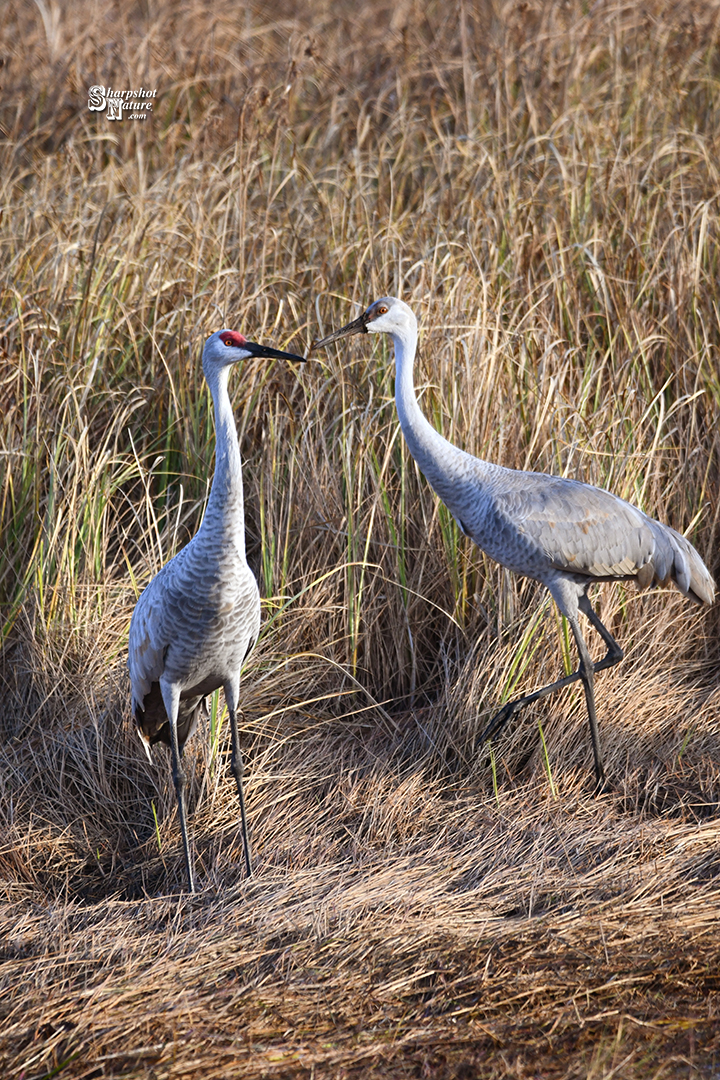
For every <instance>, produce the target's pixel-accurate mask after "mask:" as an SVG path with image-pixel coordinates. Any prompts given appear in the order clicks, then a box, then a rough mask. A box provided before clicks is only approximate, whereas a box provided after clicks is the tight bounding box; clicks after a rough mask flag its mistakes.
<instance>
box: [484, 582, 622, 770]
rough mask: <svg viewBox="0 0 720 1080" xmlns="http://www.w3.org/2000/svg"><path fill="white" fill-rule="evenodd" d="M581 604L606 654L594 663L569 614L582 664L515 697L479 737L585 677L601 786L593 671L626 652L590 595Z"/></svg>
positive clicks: (494, 731)
mask: <svg viewBox="0 0 720 1080" xmlns="http://www.w3.org/2000/svg"><path fill="white" fill-rule="evenodd" d="M578 607H579V608H580V610H581V611H582V613H583V615H586V616H587V618H588V619H589V621H590V623H591V624H592V626H593V627H594V629H595V630H597V632H598V634H599V635H600V637H601V638H602V639H603V641H604V642H605V645H606V646H607V653H606V654H605V656H604V657H603V659H602V660H599V661H598V663H597V664H593V663H592V660H591V659H590V654H589V652H588V649H587V645H586V644H585V639H584V638H583V636H582V633H581V631H580V624H579V623H578V621H577V619H576V618H575V617H574V616H569V615H568V616H566V617H567V619H568V622H569V623H570V627H571V629H572V632H573V637H574V638H575V644H576V645H577V649H578V653H579V655H580V663H579V665H578V669H577V671H573V673H572V674H571V675H566V676H565V677H564V678H563V679H557V680H556V682H553V683H550V684H549V685H548V686H542V687H540V689H539V690H535V691H533V693H532V694H526V695H525V696H524V697H521V698H516V699H515V701H508V702H507V703H506V704H505V705H503V707H502V709H501V710H500V712H498V713H497V714H496V715H495V716H494V717H493V719H492V720H491V721H490V723H489V724H488V725H487V727H486V728H485V730H484V731H483V733H482V735H481V736H480V739H481V741H482V742H485V741H486V740H487V739H492V738H493V736H494V735H497V734H499V732H501V731H502V729H503V728H504V727H505V725H506V724H507V722H508V720H509V719H510V718H511V716H512V715H513V714H514V713H515V712H517V710H518V709H521V708H523V706H525V705H530V704H532V702H533V701H539V700H540V699H541V698H544V697H546V696H547V694H551V693H552V692H553V691H554V690H562V689H563V687H565V686H570V685H571V684H572V683H575V682H578V680H582V683H583V688H584V690H585V700H586V702H587V708H588V717H589V719H590V737H591V739H592V744H593V755H594V758H595V776H596V778H597V784H598V787H600V786H601V785H602V782H603V779H604V775H605V774H604V770H603V766H602V758H601V755H600V738H599V735H598V726H597V714H596V712H595V694H594V689H593V674H594V673H595V672H596V671H604V670H605V668H609V667H612V666H613V664H617V663H618V661H620V660H622V658H623V651H622V649H621V648H620V646H619V645H618V643H617V641H616V640H615V638H614V637H613V636H612V634H611V633H610V631H609V630H608V629H607V627H605V626H604V625H603V623H602V622H601V621H600V619H599V618H598V616H597V615H596V614H595V612H594V611H593V607H592V604H591V603H590V600H589V599H588V597H587V594H585V593H583V594H582V595H581V596H580V597H579V598H578Z"/></svg>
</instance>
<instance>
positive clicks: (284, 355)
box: [242, 341, 307, 364]
mask: <svg viewBox="0 0 720 1080" xmlns="http://www.w3.org/2000/svg"><path fill="white" fill-rule="evenodd" d="M242 347H243V349H247V351H248V352H249V353H252V355H253V356H267V357H268V358H271V359H273V360H295V361H299V362H300V363H303V364H304V363H305V361H306V360H307V357H306V356H298V355H297V354H296V353H291V352H283V351H282V350H281V349H272V348H271V347H270V346H269V345H259V344H258V342H257V341H246V342H245V344H244V345H243V346H242Z"/></svg>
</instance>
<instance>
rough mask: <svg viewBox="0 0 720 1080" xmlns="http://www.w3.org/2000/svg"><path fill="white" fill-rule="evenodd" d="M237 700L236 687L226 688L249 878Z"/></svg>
mask: <svg viewBox="0 0 720 1080" xmlns="http://www.w3.org/2000/svg"><path fill="white" fill-rule="evenodd" d="M237 699H238V690H237V688H236V687H230V686H226V687H225V704H226V705H227V708H228V713H229V715H230V732H231V735H232V758H231V760H230V771H231V772H232V774H233V776H234V777H235V783H236V784H237V791H238V798H239V800H240V828H241V831H242V842H243V850H244V852H245V868H246V870H247V876H248V877H250V875H251V874H252V863H251V861H250V842H249V840H248V830H247V818H246V816H245V793H244V791H243V760H242V754H241V753H240V734H239V732H238V724H237Z"/></svg>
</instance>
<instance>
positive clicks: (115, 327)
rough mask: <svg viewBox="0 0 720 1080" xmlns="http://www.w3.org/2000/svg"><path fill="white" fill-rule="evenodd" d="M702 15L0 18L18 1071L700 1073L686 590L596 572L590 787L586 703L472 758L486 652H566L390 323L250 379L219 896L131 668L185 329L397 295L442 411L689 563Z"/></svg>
mask: <svg viewBox="0 0 720 1080" xmlns="http://www.w3.org/2000/svg"><path fill="white" fill-rule="evenodd" d="M719 26H720V8H718V5H717V4H716V3H709V2H708V3H700V2H697V3H692V2H690V0H689V2H688V3H684V4H682V5H674V4H670V3H661V2H659V0H653V2H651V3H648V4H645V5H642V7H640V6H639V5H635V4H622V3H605V2H600V3H597V4H594V5H591V6H583V5H582V4H581V3H579V2H575V0H570V2H568V3H560V2H549V3H533V2H531V3H522V4H520V3H517V4H516V3H507V4H504V5H501V4H490V3H487V4H483V3H480V2H478V3H477V4H472V3H471V2H470V0H466V3H465V4H464V5H461V6H460V7H458V8H457V9H456V7H455V6H454V5H449V4H435V3H431V4H425V3H424V4H420V3H418V2H415V0H406V2H400V3H397V4H395V5H390V4H385V3H383V2H382V0H373V3H372V4H367V5H363V6H358V5H352V4H346V3H344V2H343V3H337V2H336V3H334V4H329V3H323V2H322V0H308V2H307V3H305V4H303V5H297V4H293V5H291V4H287V5H285V4H283V3H277V4H274V5H272V6H271V7H270V6H263V5H260V4H257V5H254V6H252V5H245V6H243V7H242V10H240V9H239V6H238V5H236V4H233V3H230V2H229V0H220V2H218V3H214V4H212V5H209V4H208V5H204V4H202V3H200V2H198V0H196V2H194V3H188V4H185V5H179V4H178V5H162V4H156V3H153V2H152V0H145V2H142V3H138V4H137V5H132V4H119V3H113V2H112V0H103V2H102V3H100V2H99V0H98V2H93V3H91V2H90V0H80V2H78V3H76V4H73V5H70V4H61V3H59V2H58V0H43V2H42V3H41V2H40V0H37V2H35V3H25V2H22V3H21V2H18V0H9V2H8V3H6V4H5V5H4V6H3V7H2V9H0V59H2V60H3V66H2V68H0V79H1V81H2V97H1V98H0V139H1V140H2V141H1V142H0V211H1V215H2V216H1V217H0V246H1V249H2V257H1V260H0V281H1V282H2V293H1V295H0V350H1V351H0V356H2V368H1V369H0V370H1V377H0V405H1V406H2V408H1V409H0V529H1V530H2V542H3V556H4V558H3V561H2V563H1V564H0V603H2V615H3V618H2V627H3V629H2V659H1V660H0V678H1V679H2V712H1V714H0V820H1V821H2V828H1V831H0V882H1V885H2V890H3V900H2V905H1V906H0V919H2V968H1V971H0V987H1V988H2V991H3V992H2V994H0V1018H1V1022H0V1063H1V1068H0V1071H1V1072H2V1075H3V1076H8V1077H13V1078H14V1080H19V1078H21V1077H22V1080H41V1078H45V1077H50V1076H60V1077H62V1078H65V1077H67V1078H71V1077H72V1078H77V1080H90V1078H91V1077H102V1076H118V1077H119V1076H123V1077H137V1078H140V1077H142V1078H150V1077H155V1078H161V1077H169V1078H170V1077H172V1078H176V1077H183V1076H203V1077H207V1078H212V1077H223V1078H225V1077H230V1076H238V1077H240V1076H248V1077H260V1076H267V1077H298V1078H300V1077H317V1078H319V1077H337V1078H340V1077H361V1076H362V1077H389V1076H393V1077H395V1076H397V1077H401V1076H408V1077H410V1076H415V1077H455V1078H470V1077H476V1076H477V1077H482V1078H485V1077H487V1078H491V1077H498V1078H500V1077H506V1078H509V1077H523V1076H527V1077H531V1076H538V1077H543V1078H544V1077H553V1078H554V1077H557V1078H570V1077H591V1078H593V1080H600V1078H607V1080H609V1078H610V1077H613V1078H618V1080H621V1078H627V1080H630V1078H636V1077H648V1078H649V1077H658V1078H659V1077H666V1078H670V1077H684V1076H687V1077H713V1076H718V1075H720V1024H719V998H718V990H719V989H720V986H719V985H718V970H719V964H720V949H719V948H718V929H719V925H718V924H719V923H720V904H719V902H718V900H719V895H720V894H719V892H718V885H717V882H718V878H719V875H720V827H719V826H718V805H719V802H720V765H719V764H718V762H719V761H720V699H719V697H718V691H717V666H718V644H717V628H718V619H717V613H716V611H715V610H711V611H709V612H705V613H700V612H696V611H695V610H690V608H689V605H687V604H686V603H685V602H684V601H683V600H682V598H681V597H680V596H679V595H678V594H670V593H662V594H660V593H658V594H651V595H647V594H645V595H639V594H636V593H634V592H625V591H623V590H620V589H610V588H608V589H603V590H601V591H600V592H599V595H598V602H599V604H600V607H601V615H602V618H603V620H604V621H605V622H606V623H607V624H608V625H609V626H610V627H611V628H612V629H613V630H614V632H616V634H617V636H618V638H619V639H620V641H621V643H622V644H623V646H624V648H625V652H626V658H625V660H624V662H623V663H622V665H620V666H619V667H618V668H614V669H613V670H612V671H609V672H606V673H603V674H602V676H601V677H599V679H598V699H599V709H600V723H601V732H602V739H603V745H604V747H605V750H606V760H607V766H608V771H609V774H610V775H611V777H612V786H613V790H612V792H611V793H609V794H607V795H604V796H602V797H601V798H598V799H593V798H592V797H591V795H590V790H589V782H588V776H589V769H590V751H589V741H588V737H587V733H586V720H585V718H584V708H583V705H582V700H581V696H580V695H579V694H578V693H577V692H571V693H566V694H564V695H560V696H558V697H556V698H555V699H551V700H546V701H545V702H543V703H542V707H538V708H537V709H536V710H535V711H532V712H530V713H528V715H527V716H525V717H523V718H522V719H521V720H520V721H519V722H518V723H517V724H516V726H515V727H514V728H513V729H512V730H511V731H510V732H508V734H507V735H506V736H504V737H503V738H502V739H501V740H500V741H499V743H498V745H497V746H496V747H495V757H494V759H493V761H491V760H490V758H489V756H488V753H487V750H486V749H485V748H483V747H482V746H481V745H480V744H479V734H480V731H481V730H482V727H483V725H484V723H485V722H486V721H487V719H488V718H489V716H491V715H492V713H493V710H494V709H496V708H497V706H498V703H499V702H500V700H501V699H502V698H503V696H507V695H508V694H509V693H510V692H511V689H512V687H513V685H514V683H515V680H516V679H519V681H518V683H517V685H518V689H520V688H523V687H528V688H530V687H532V686H534V685H538V684H540V683H541V682H542V681H543V680H544V681H548V680H549V679H550V678H553V677H554V676H555V675H556V674H557V671H558V667H559V665H560V664H561V662H562V659H563V652H565V661H566V662H567V663H572V662H573V660H574V658H573V656H572V653H571V652H568V651H567V645H566V635H565V631H564V628H563V626H562V624H561V623H560V621H559V620H558V619H557V618H556V616H555V614H554V611H553V609H552V608H551V606H550V605H548V604H546V605H545V606H542V604H543V597H542V595H541V593H540V592H539V590H538V589H537V588H536V587H535V586H534V585H533V584H532V583H527V582H524V583H523V582H517V581H512V580H510V579H509V578H508V577H507V576H506V575H505V574H504V573H503V572H502V571H501V570H499V569H498V568H497V567H496V566H494V565H493V564H491V563H489V562H488V561H487V560H486V559H484V558H483V556H482V555H481V554H479V553H478V552H477V550H475V549H474V548H472V546H471V545H469V544H468V543H467V541H465V540H463V538H462V537H460V536H459V535H458V533H457V530H456V528H455V526H454V523H453V522H452V519H450V517H449V515H447V513H446V512H445V511H444V509H443V508H442V507H440V506H438V504H437V501H436V499H435V498H434V496H433V495H432V493H431V492H430V491H429V489H428V487H427V485H426V484H425V483H424V481H423V480H422V478H421V477H420V476H419V475H418V473H417V471H416V470H415V468H414V466H413V463H412V462H411V461H410V460H409V459H408V456H407V454H406V452H405V450H404V447H403V445H402V441H401V439H400V437H399V433H398V428H397V422H396V418H395V414H394V406H393V401H392V368H391V363H390V361H389V356H388V353H387V350H386V346H385V345H384V344H383V343H382V342H375V341H374V340H373V341H370V340H369V339H365V340H362V341H360V340H357V339H356V340H354V341H353V342H352V343H351V344H350V345H349V346H348V347H347V348H344V349H342V350H337V351H332V352H330V353H328V355H327V356H323V357H321V358H318V359H317V360H315V361H313V363H312V364H308V365H307V366H306V367H305V369H304V370H303V371H301V372H297V371H291V370H289V369H288V368H285V367H282V366H280V365H266V366H261V365H259V364H249V365H247V366H246V367H245V368H244V369H243V371H242V372H241V373H238V374H236V375H235V376H234V379H233V383H232V392H233V394H234V403H235V410H236V416H237V419H238V426H239V430H240V433H241V438H242V445H243V453H244V456H245V477H246V487H247V503H248V536H249V542H250V551H251V554H252V558H253V559H254V563H255V566H256V568H257V573H258V579H259V581H260V586H261V592H262V595H263V597H264V598H265V627H266V629H265V632H264V635H263V638H262V640H261V642H260V644H259V646H258V648H257V650H256V652H255V653H254V655H253V659H252V662H251V664H250V665H249V668H248V671H247V673H246V676H245V679H244V683H243V708H244V714H245V729H244V744H245V754H246V757H247V793H248V802H249V815H250V827H251V838H252V844H253V849H254V852H255V858H256V873H255V875H254V877H253V880H252V881H251V882H243V881H241V880H239V875H240V866H241V859H240V851H239V837H238V821H237V806H236V799H235V796H234V794H233V785H232V783H231V781H230V779H229V778H228V775H227V769H226V763H227V754H228V747H227V742H226V734H227V733H226V730H225V727H224V726H223V727H222V728H221V730H220V734H219V737H218V738H216V739H213V738H212V737H208V735H207V734H206V733H201V734H199V735H198V736H197V737H196V738H195V739H194V740H193V743H192V744H191V745H190V747H189V749H188V759H189V765H190V769H191V772H192V778H191V798H192V816H191V823H192V833H193V837H194V843H195V847H196V851H197V859H198V870H199V876H200V879H201V883H202V891H201V892H200V894H199V895H198V896H197V897H194V898H188V897H187V896H183V895H180V889H181V887H182V882H183V863H182V855H181V851H180V845H179V837H178V830H177V820H176V815H175V799H174V792H173V789H172V782H171V780H170V777H169V770H168V768H167V762H166V759H165V758H164V756H163V754H162V752H161V751H160V752H158V753H157V755H156V761H155V763H154V765H153V766H150V765H149V764H148V763H147V761H146V760H145V758H144V755H143V754H142V753H141V752H140V748H139V746H138V743H137V740H136V738H135V735H134V733H133V732H132V730H131V729H130V724H129V718H128V709H127V678H126V673H125V668H124V651H125V648H126V643H127V628H128V623H129V617H130V613H131V610H132V606H133V603H134V599H135V597H136V595H137V590H138V589H139V588H141V587H142V586H143V584H144V583H145V582H146V581H147V580H148V579H149V577H150V575H151V574H152V573H153V572H154V571H155V570H156V569H157V567H158V566H159V565H160V564H161V563H162V562H163V561H164V560H165V559H166V558H167V557H168V556H169V555H171V554H172V553H173V551H174V550H176V548H177V546H178V545H180V544H182V543H183V542H185V540H186V539H187V537H188V536H189V535H191V534H192V532H193V531H194V530H195V528H196V527H197V525H198V522H199V520H200V518H201V515H202V510H203V505H204V499H205V496H206V493H207V484H206V478H207V477H208V475H209V473H210V470H211V468H212V452H213V442H212V440H213V433H212V425H211V418H210V416H209V411H208V406H207V397H206V394H205V391H204V387H203V385H202V379H201V375H200V372H199V370H198V368H199V365H198V363H197V357H198V353H199V348H200V345H201V342H202V340H203V338H204V337H205V336H206V334H207V333H208V332H210V331H212V330H214V329H217V328H218V327H219V326H220V325H227V324H230V325H233V326H237V327H239V328H241V329H243V330H244V331H246V332H249V333H252V334H253V335H256V336H257V337H258V338H260V339H261V340H263V339H264V340H272V342H273V343H274V344H276V345H278V346H279V347H288V348H294V349H299V348H302V347H303V345H304V344H306V343H307V342H308V341H309V340H310V338H312V337H315V336H317V335H319V334H321V333H324V332H327V331H328V329H329V328H330V327H331V326H335V325H337V324H338V322H340V321H346V320H347V318H348V317H350V315H351V314H352V312H353V310H354V309H351V307H350V304H349V302H348V301H353V302H364V303H367V302H368V301H369V300H371V299H372V298H373V297H375V296H377V295H381V294H383V293H400V294H401V295H402V296H403V298H405V299H406V300H408V301H409V302H410V303H411V304H412V305H413V307H414V308H415V310H416V311H417V312H418V314H419V316H420V319H421V326H422V336H421V356H420V362H419V370H418V383H419V385H420V387H421V392H422V400H423V404H424V407H425V408H426V410H427V411H428V413H429V415H430V416H431V417H432V418H433V419H434V421H435V422H436V424H437V425H438V426H439V427H441V428H442V430H443V432H444V434H446V435H447V436H448V437H449V438H451V439H453V441H456V442H458V443H459V444H461V445H463V446H465V447H466V448H467V449H469V450H471V451H473V452H475V453H479V454H482V455H486V456H489V457H491V458H493V459H495V460H499V461H502V462H503V463H505V464H508V465H514V466H518V467H532V468H538V469H546V470H552V471H556V472H561V473H566V474H569V475H578V476H582V477H584V478H586V479H589V480H591V481H593V482H596V483H599V484H602V485H606V486H608V487H611V488H612V490H614V491H616V492H617V493H618V494H621V495H623V496H625V497H628V498H630V499H632V500H633V501H634V502H637V503H638V504H640V505H642V506H643V507H644V508H645V509H647V510H648V511H649V512H651V513H653V514H654V515H656V516H658V517H661V518H663V519H665V520H670V521H672V523H673V524H674V525H675V526H676V527H678V528H680V529H682V530H685V531H687V533H688V535H690V536H691V538H692V539H693V541H694V542H695V543H696V544H697V546H698V548H699V549H700V551H701V552H702V553H703V554H705V555H707V558H708V563H709V565H710V567H711V569H712V570H714V571H715V573H716V574H717V569H718V566H717V559H716V557H715V554H714V553H715V548H716V542H717V534H718V514H719V513H720V501H719V498H718V495H719V489H720V473H719V470H718V464H719V461H720V379H719V377H718V370H719V369H718V343H719V339H720V333H719V330H718V314H719V310H720V286H719V285H718V243H717V241H718V234H719V232H720V222H719V220H718V205H717V192H718V125H717V116H718V109H719V108H720V84H719V82H718V78H719V76H720V55H719V53H718V27H719ZM96 82H99V83H102V84H105V85H113V86H116V87H119V88H136V87H140V86H146V87H157V89H158V94H157V99H156V104H155V106H154V111H153V114H152V116H151V118H150V119H149V120H148V121H147V122H145V123H140V122H135V123H133V122H132V121H128V120H125V121H123V122H122V123H120V124H117V123H116V124H112V123H109V122H108V121H107V120H106V119H105V118H104V117H103V116H102V115H100V114H97V113H90V112H89V111H88V110H87V88H88V87H89V86H90V85H92V84H93V83H96ZM518 649H520V651H521V656H522V668H521V670H520V671H519V672H517V671H516V670H515V669H514V667H513V661H514V657H516V655H517V653H518ZM216 704H217V703H216ZM538 721H541V723H542V730H543V734H544V737H545V740H546V743H547V747H548V755H547V759H545V758H544V757H543V754H542V753H541V743H540V737H539V731H538Z"/></svg>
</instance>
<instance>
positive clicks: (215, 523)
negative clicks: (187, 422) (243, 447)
mask: <svg viewBox="0 0 720 1080" xmlns="http://www.w3.org/2000/svg"><path fill="white" fill-rule="evenodd" d="M229 374H230V367H229V366H228V367H223V368H219V369H218V368H210V369H209V370H208V371H205V378H206V380H207V384H208V386H209V387H210V393H211V394H212V399H213V406H214V409H215V473H214V475H213V481H212V487H211V489H210V498H209V499H208V504H207V508H206V510H205V516H204V518H203V520H202V525H201V526H200V528H201V529H202V530H203V531H205V532H211V533H212V534H213V535H214V536H215V537H217V538H218V539H219V538H220V536H221V535H223V534H224V535H225V536H226V537H227V536H228V535H230V537H231V538H232V540H233V542H234V544H235V545H236V547H237V548H238V549H239V550H240V551H241V552H242V553H243V554H244V553H245V518H244V511H243V482H242V463H241V460H240V445H239V443H238V437H237V428H236V427H235V417H234V416H233V411H232V406H231V404H230V395H229V394H228V377H229Z"/></svg>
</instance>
